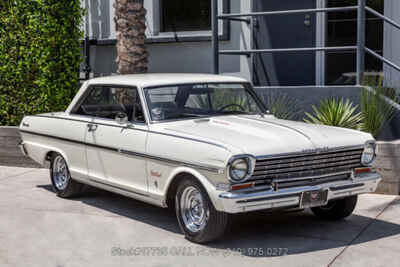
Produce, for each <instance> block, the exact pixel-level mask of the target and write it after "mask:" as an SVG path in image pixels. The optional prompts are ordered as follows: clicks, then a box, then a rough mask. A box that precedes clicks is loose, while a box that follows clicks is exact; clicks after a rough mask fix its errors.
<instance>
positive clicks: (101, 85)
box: [68, 82, 149, 125]
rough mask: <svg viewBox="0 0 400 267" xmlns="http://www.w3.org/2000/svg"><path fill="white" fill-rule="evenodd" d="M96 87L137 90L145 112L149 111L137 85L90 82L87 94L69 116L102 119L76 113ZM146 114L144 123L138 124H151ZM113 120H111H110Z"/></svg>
mask: <svg viewBox="0 0 400 267" xmlns="http://www.w3.org/2000/svg"><path fill="white" fill-rule="evenodd" d="M94 87H110V88H116V87H117V88H118V87H119V88H129V89H135V90H136V92H137V95H138V96H139V99H140V104H141V105H142V108H143V111H144V110H147V108H146V105H145V103H144V101H143V97H142V94H141V92H140V91H141V90H140V87H138V86H136V85H122V84H109V83H99V84H97V83H94V84H91V83H90V82H89V84H88V86H87V87H86V88H85V92H84V93H83V94H82V95H81V96H80V97H79V99H78V100H77V101H76V103H75V105H74V106H73V107H72V108H71V111H70V112H69V113H68V115H77V116H87V117H90V118H98V119H99V118H101V117H96V116H89V115H82V114H76V113H75V112H76V111H77V110H78V109H79V107H80V106H81V105H82V103H83V101H84V100H85V99H86V97H87V96H88V95H89V94H90V92H91V91H92V90H93V88H94ZM143 113H144V115H145V116H144V122H138V123H143V124H145V125H148V122H149V118H148V114H147V113H146V112H143ZM101 119H107V118H101ZM108 120H111V119H108ZM130 122H131V123H134V124H135V123H137V122H134V121H130Z"/></svg>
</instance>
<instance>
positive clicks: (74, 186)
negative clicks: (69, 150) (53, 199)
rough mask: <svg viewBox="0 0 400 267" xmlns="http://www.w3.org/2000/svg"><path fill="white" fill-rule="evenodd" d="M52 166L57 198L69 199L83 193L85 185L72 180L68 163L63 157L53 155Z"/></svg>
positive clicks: (52, 180) (51, 170)
mask: <svg viewBox="0 0 400 267" xmlns="http://www.w3.org/2000/svg"><path fill="white" fill-rule="evenodd" d="M50 166H51V167H50V177H51V183H52V185H53V189H54V191H55V192H56V193H57V196H59V197H63V198H69V197H74V196H77V195H79V194H80V193H81V192H82V189H83V184H81V183H79V182H77V181H75V180H73V179H72V178H71V174H70V173H69V169H68V165H67V162H66V161H65V159H64V158H63V156H61V155H60V154H58V153H53V155H52V157H51V165H50Z"/></svg>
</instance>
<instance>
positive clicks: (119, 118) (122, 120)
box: [115, 112, 129, 124]
mask: <svg viewBox="0 0 400 267" xmlns="http://www.w3.org/2000/svg"><path fill="white" fill-rule="evenodd" d="M115 121H116V122H117V123H118V124H128V122H129V120H128V115H126V113H124V112H118V113H117V115H116V116H115Z"/></svg>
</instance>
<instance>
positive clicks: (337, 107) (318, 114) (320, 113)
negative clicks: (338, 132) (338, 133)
mask: <svg viewBox="0 0 400 267" xmlns="http://www.w3.org/2000/svg"><path fill="white" fill-rule="evenodd" d="M357 107H358V106H354V105H353V103H352V102H350V100H349V99H346V100H344V99H343V98H341V99H337V98H327V99H324V100H322V101H321V103H320V105H319V106H318V107H316V106H312V108H313V110H314V115H311V114H310V113H306V116H307V117H308V119H304V120H305V121H306V122H308V123H316V124H324V125H330V126H336V127H343V128H350V129H360V127H361V122H362V119H363V116H362V114H361V113H357V112H356V110H357Z"/></svg>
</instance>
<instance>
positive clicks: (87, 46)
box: [83, 36, 92, 80]
mask: <svg viewBox="0 0 400 267" xmlns="http://www.w3.org/2000/svg"><path fill="white" fill-rule="evenodd" d="M83 53H84V57H85V66H84V67H83V71H84V72H85V80H89V78H90V72H91V71H92V69H91V67H90V40H89V37H88V36H86V37H85V40H84V48H83Z"/></svg>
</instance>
